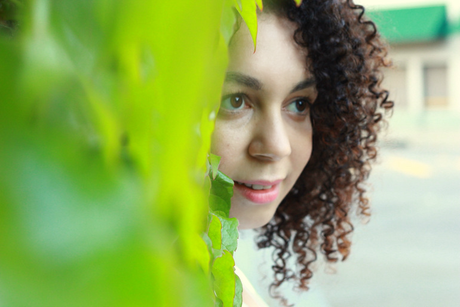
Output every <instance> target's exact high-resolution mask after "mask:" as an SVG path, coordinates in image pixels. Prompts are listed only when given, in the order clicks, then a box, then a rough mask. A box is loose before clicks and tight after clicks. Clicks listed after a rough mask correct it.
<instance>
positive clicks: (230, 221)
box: [219, 217, 238, 255]
mask: <svg viewBox="0 0 460 307" xmlns="http://www.w3.org/2000/svg"><path fill="white" fill-rule="evenodd" d="M219 220H220V221H221V223H222V249H226V250H228V251H229V252H230V253H232V255H233V252H234V251H235V250H236V248H237V246H238V220H237V219H236V218H225V217H219Z"/></svg>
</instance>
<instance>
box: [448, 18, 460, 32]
mask: <svg viewBox="0 0 460 307" xmlns="http://www.w3.org/2000/svg"><path fill="white" fill-rule="evenodd" d="M454 33H460V20H459V21H457V22H456V23H452V24H451V25H450V27H449V34H454Z"/></svg>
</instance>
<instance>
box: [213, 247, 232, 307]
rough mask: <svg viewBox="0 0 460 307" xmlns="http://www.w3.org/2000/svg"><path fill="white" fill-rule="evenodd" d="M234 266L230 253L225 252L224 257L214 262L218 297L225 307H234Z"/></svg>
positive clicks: (215, 285)
mask: <svg viewBox="0 0 460 307" xmlns="http://www.w3.org/2000/svg"><path fill="white" fill-rule="evenodd" d="M234 266H235V261H234V260H233V257H232V254H230V252H228V251H224V253H223V254H222V257H220V258H217V259H216V260H214V264H213V266H212V275H213V277H214V287H215V291H216V295H217V297H218V298H219V299H220V300H221V301H222V303H223V304H222V305H223V307H233V298H234V297H235V283H236V278H235V272H234V268H233V267H234Z"/></svg>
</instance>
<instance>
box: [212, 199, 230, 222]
mask: <svg viewBox="0 0 460 307" xmlns="http://www.w3.org/2000/svg"><path fill="white" fill-rule="evenodd" d="M230 206H231V203H230V202H229V201H228V200H227V201H225V200H223V199H222V198H221V197H219V196H217V195H213V194H210V195H209V208H210V209H211V211H212V212H213V213H214V214H216V215H222V216H223V217H228V216H229V214H230Z"/></svg>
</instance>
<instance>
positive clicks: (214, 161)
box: [209, 153, 220, 179]
mask: <svg viewBox="0 0 460 307" xmlns="http://www.w3.org/2000/svg"><path fill="white" fill-rule="evenodd" d="M209 160H210V162H211V173H212V179H216V177H217V173H218V168H219V163H220V157H219V156H217V155H214V154H212V153H210V154H209Z"/></svg>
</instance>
